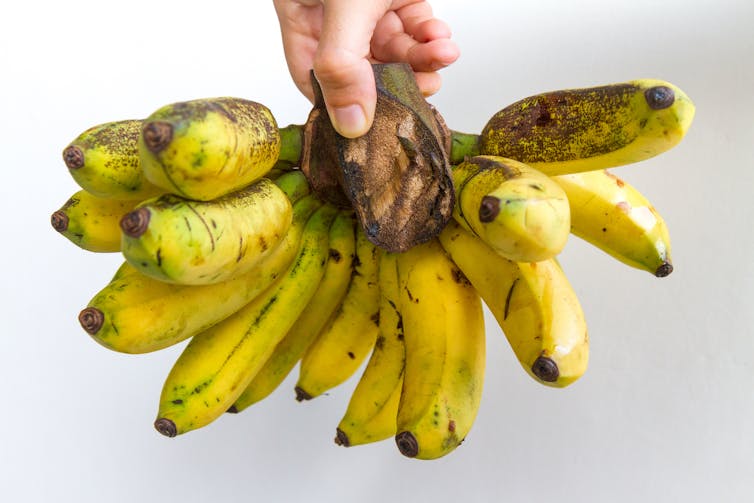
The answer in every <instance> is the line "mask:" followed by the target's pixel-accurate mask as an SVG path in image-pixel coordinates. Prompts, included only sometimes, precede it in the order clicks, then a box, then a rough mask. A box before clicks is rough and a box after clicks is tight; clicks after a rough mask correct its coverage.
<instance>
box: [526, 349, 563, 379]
mask: <svg viewBox="0 0 754 503" xmlns="http://www.w3.org/2000/svg"><path fill="white" fill-rule="evenodd" d="M531 372H532V374H534V375H535V376H537V377H538V378H539V379H541V380H542V381H544V382H555V381H557V380H558V377H560V369H558V364H557V363H555V360H553V359H552V358H549V357H547V356H544V355H542V356H540V357H539V358H537V359H536V360H534V363H533V364H532V366H531Z"/></svg>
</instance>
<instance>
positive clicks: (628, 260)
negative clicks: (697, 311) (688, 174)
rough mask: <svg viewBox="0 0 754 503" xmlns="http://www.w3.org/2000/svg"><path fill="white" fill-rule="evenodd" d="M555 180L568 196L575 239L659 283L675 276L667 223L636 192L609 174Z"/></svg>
mask: <svg viewBox="0 0 754 503" xmlns="http://www.w3.org/2000/svg"><path fill="white" fill-rule="evenodd" d="M553 179H554V180H555V182H557V183H558V185H560V186H561V187H562V188H563V190H564V191H565V193H566V194H567V195H568V201H569V203H570V206H571V232H572V233H573V234H574V235H576V236H578V237H580V238H582V239H584V240H586V241H587V242H589V243H591V244H593V245H594V246H596V247H597V248H600V249H601V250H603V251H605V252H607V253H608V254H610V255H612V256H613V257H615V258H616V259H618V260H620V261H621V262H623V263H624V264H627V265H630V266H632V267H636V268H638V269H643V270H645V271H649V272H651V273H652V274H654V275H655V276H657V277H660V278H661V277H664V276H667V275H668V274H670V273H671V272H673V265H672V263H671V259H670V236H669V234H668V227H667V225H666V224H665V220H663V218H662V217H661V216H660V214H659V213H657V210H655V209H654V207H653V206H652V204H651V203H650V202H649V201H648V200H647V198H646V197H644V196H643V195H642V194H641V193H640V192H639V191H638V190H637V189H636V188H635V187H633V186H632V185H630V184H628V183H626V182H625V181H623V180H622V179H620V178H618V177H617V176H615V175H614V174H612V173H610V172H608V171H607V170H597V171H589V172H586V173H574V174H570V175H560V176H555V177H553Z"/></svg>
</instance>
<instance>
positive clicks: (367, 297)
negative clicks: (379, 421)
mask: <svg viewBox="0 0 754 503" xmlns="http://www.w3.org/2000/svg"><path fill="white" fill-rule="evenodd" d="M379 253H380V249H379V248H377V247H376V246H374V245H373V244H372V243H371V242H370V241H369V240H368V238H367V237H366V234H364V231H363V230H362V229H361V227H359V228H358V232H357V233H356V259H355V261H354V268H353V271H352V276H351V282H350V284H349V285H348V291H347V292H346V295H345V297H344V298H343V302H342V303H341V304H340V307H339V308H338V310H337V311H336V312H335V313H333V316H332V317H331V318H330V320H329V321H328V323H327V324H326V325H325V327H324V328H323V329H322V331H321V332H320V333H319V335H317V338H316V339H315V340H314V342H313V343H312V344H311V346H309V348H307V350H306V352H305V353H304V356H303V358H302V359H301V365H300V367H299V377H298V382H297V383H296V399H297V400H299V401H301V400H309V399H311V398H314V397H316V396H319V395H321V394H322V393H324V392H325V391H327V390H329V389H332V388H334V387H335V386H337V385H339V384H341V383H342V382H344V381H345V380H346V379H348V378H349V377H351V375H353V373H354V372H356V369H358V368H359V366H360V365H361V363H362V362H363V361H364V359H365V358H366V357H367V356H368V355H369V352H370V351H371V349H372V348H373V347H374V343H375V339H376V338H377V333H378V331H379V311H380V289H379V284H378V279H377V273H378V260H379Z"/></svg>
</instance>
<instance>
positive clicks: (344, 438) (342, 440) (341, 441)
mask: <svg viewBox="0 0 754 503" xmlns="http://www.w3.org/2000/svg"><path fill="white" fill-rule="evenodd" d="M335 443H336V444H338V445H342V446H343V447H351V442H350V441H349V440H348V435H346V432H344V431H343V430H341V429H340V428H336V429H335Z"/></svg>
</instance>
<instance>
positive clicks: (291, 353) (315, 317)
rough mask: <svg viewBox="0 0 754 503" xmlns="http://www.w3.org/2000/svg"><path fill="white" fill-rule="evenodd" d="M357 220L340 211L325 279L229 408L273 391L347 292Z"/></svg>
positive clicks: (233, 409) (332, 231) (332, 233)
mask: <svg viewBox="0 0 754 503" xmlns="http://www.w3.org/2000/svg"><path fill="white" fill-rule="evenodd" d="M354 226H355V220H354V216H353V213H352V212H351V211H341V212H340V213H339V214H338V216H337V217H336V218H335V221H334V222H333V224H332V227H331V228H330V238H329V242H330V252H329V257H328V259H327V265H326V266H325V272H324V276H323V278H322V283H321V284H320V285H319V287H317V291H316V292H315V293H314V296H313V297H312V299H311V300H310V301H309V304H307V306H306V309H304V311H303V312H302V313H301V315H300V316H299V318H298V319H297V320H296V322H295V323H294V324H293V326H292V327H291V329H290V330H289V331H288V333H287V334H286V335H285V337H284V338H283V340H281V341H280V342H279V343H278V344H277V346H275V350H274V351H273V353H272V356H270V358H269V359H268V360H267V362H265V364H264V366H263V367H262V368H261V369H260V371H259V373H257V375H255V376H254V379H252V381H251V382H250V383H249V385H248V386H247V387H246V389H245V390H244V391H243V393H241V395H240V396H239V397H238V399H236V401H235V403H234V404H233V406H232V407H231V408H230V409H229V412H240V411H242V410H244V409H246V408H247V407H249V406H250V405H252V404H254V403H257V402H259V401H260V400H262V399H264V398H266V397H267V396H268V395H269V394H270V393H272V392H273V391H274V390H275V389H276V388H277V387H278V386H279V385H280V383H281V382H283V380H284V379H285V378H286V377H287V376H288V374H289V373H290V371H291V370H292V369H293V367H294V366H295V365H296V364H297V363H298V361H299V360H300V359H301V356H302V355H303V354H304V351H306V348H308V347H309V345H310V344H311V343H312V341H313V340H314V338H315V337H316V336H317V334H318V333H319V332H320V330H322V328H323V327H324V326H325V323H327V320H328V319H329V318H330V316H331V315H332V313H334V312H335V311H336V310H337V309H338V306H339V305H340V303H341V302H342V300H343V297H344V296H345V293H346V290H347V289H348V285H349V283H350V280H351V270H352V269H351V268H352V266H353V259H354V257H355V255H356V234H355V227H354Z"/></svg>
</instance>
